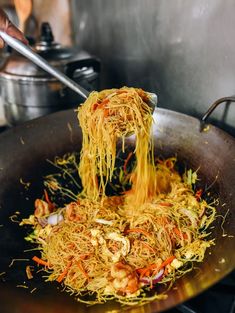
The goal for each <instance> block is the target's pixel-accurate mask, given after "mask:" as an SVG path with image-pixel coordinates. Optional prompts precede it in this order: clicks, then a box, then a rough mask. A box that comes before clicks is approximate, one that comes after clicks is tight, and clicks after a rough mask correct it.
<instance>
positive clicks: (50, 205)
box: [44, 189, 55, 210]
mask: <svg viewBox="0 0 235 313" xmlns="http://www.w3.org/2000/svg"><path fill="white" fill-rule="evenodd" d="M44 196H45V200H46V202H47V203H48V206H49V210H51V209H54V208H55V205H54V204H53V203H52V202H51V200H50V198H49V196H48V192H47V190H46V189H44Z"/></svg>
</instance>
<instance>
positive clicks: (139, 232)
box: [125, 228, 152, 237]
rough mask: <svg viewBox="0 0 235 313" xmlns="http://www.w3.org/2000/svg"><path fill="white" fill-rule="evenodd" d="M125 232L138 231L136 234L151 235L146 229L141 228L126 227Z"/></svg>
mask: <svg viewBox="0 0 235 313" xmlns="http://www.w3.org/2000/svg"><path fill="white" fill-rule="evenodd" d="M125 232H126V233H127V234H129V233H138V234H142V235H145V236H146V237H152V236H151V234H150V233H148V232H147V231H146V230H144V229H141V228H131V229H127V230H126V231H125Z"/></svg>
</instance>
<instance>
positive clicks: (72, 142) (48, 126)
mask: <svg viewBox="0 0 235 313" xmlns="http://www.w3.org/2000/svg"><path fill="white" fill-rule="evenodd" d="M154 117H155V118H156V125H155V126H154V128H153V131H154V137H155V146H156V148H155V152H156V154H158V155H162V156H165V157H167V156H172V155H177V157H178V159H179V161H180V162H182V163H184V162H185V163H186V164H187V165H188V166H190V167H192V168H193V169H197V168H199V176H200V177H201V178H202V180H203V181H202V183H204V184H205V183H206V184H207V186H209V185H210V184H212V183H213V186H212V187H211V192H212V193H213V194H214V195H215V196H217V197H218V198H219V201H220V204H219V206H218V213H219V214H223V215H224V214H225V213H226V212H227V210H228V209H229V213H228V215H227V218H226V221H225V223H224V225H223V227H224V230H225V233H226V234H227V235H226V236H222V233H223V232H222V229H221V226H220V224H221V221H222V219H218V220H217V223H216V225H215V228H214V229H213V236H216V245H215V246H214V247H212V248H211V249H210V253H207V254H206V258H205V261H204V263H202V264H200V265H199V266H198V268H197V269H195V270H194V271H192V272H191V273H188V274H187V275H185V276H184V277H182V278H181V279H180V280H178V281H177V283H176V284H175V287H176V288H173V289H171V290H170V291H169V293H168V298H167V300H164V301H159V302H153V303H150V304H148V305H145V306H144V307H141V308H139V307H136V308H135V307H134V308H127V311H129V312H159V311H163V310H166V309H168V308H171V307H173V306H175V305H177V304H179V303H180V302H183V301H185V300H187V299H189V298H190V297H193V296H195V295H197V294H198V293H200V292H202V291H203V290H205V289H206V288H208V287H210V286H211V285H212V284H214V283H216V282H217V281H218V280H220V279H222V278H223V277H224V276H225V275H226V274H228V273H229V272H230V271H232V270H233V269H234V267H235V254H234V246H235V237H232V236H234V235H235V195H234V193H233V188H234V186H235V139H234V138H232V137H230V136H229V135H228V134H226V133H225V132H223V131H221V130H220V129H218V128H216V127H213V126H211V125H210V127H209V130H208V131H206V132H202V133H200V132H199V128H200V123H199V121H198V120H197V119H195V118H192V117H189V116H187V115H183V114H180V113H176V112H173V111H169V110H164V109H157V110H156V112H155V114H154ZM81 140H82V136H81V130H80V128H79V127H78V123H77V118H76V113H75V112H74V111H72V110H70V111H62V112H58V113H54V114H51V115H49V116H46V117H43V118H39V119H37V120H33V121H30V122H27V123H25V124H23V125H21V126H19V127H15V128H13V129H11V130H9V131H7V132H5V133H3V134H2V135H1V136H0V186H1V187H0V224H1V225H3V226H2V227H0V251H1V254H0V273H1V272H6V274H3V275H1V276H0V303H1V312H4V313H8V312H15V311H17V312H24V313H29V312H44V313H51V312H57V313H58V312H65V313H66V312H68V313H73V312H80V313H82V312H94V311H96V312H97V313H98V312H111V311H112V312H124V311H125V309H124V308H123V307H121V306H120V305H119V304H117V303H115V302H110V303H107V304H104V305H97V306H95V307H94V306H92V307H87V306H86V305H83V304H79V303H77V302H76V301H75V300H74V299H73V297H70V296H69V295H67V294H66V293H62V292H60V290H58V285H57V284H56V283H44V282H43V281H42V279H41V276H40V274H34V275H35V278H34V279H33V280H32V281H31V280H30V281H27V279H26V275H25V266H26V265H28V264H32V263H30V262H28V261H16V262H15V263H14V264H13V266H11V267H10V268H9V266H8V265H9V264H10V262H11V260H12V259H13V258H21V259H22V258H23V259H24V258H28V257H29V255H30V254H27V253H24V252H23V250H25V249H28V248H30V245H29V244H28V243H26V242H25V241H24V239H23V238H24V236H25V234H26V230H25V229H23V228H20V227H19V226H18V224H16V223H12V222H11V221H10V220H9V216H10V215H12V214H14V212H15V211H19V212H20V218H22V217H25V216H28V215H29V214H30V212H32V208H33V203H34V199H35V198H36V197H40V196H41V194H42V191H43V185H42V177H43V175H45V174H48V171H49V169H48V167H49V164H48V162H47V161H46V159H51V160H52V159H53V158H54V156H56V155H59V156H61V155H63V154H64V153H66V152H72V151H79V150H80V148H81V142H82V141H81ZM132 141H133V138H131V137H130V138H128V142H129V144H132ZM20 179H21V182H20ZM23 182H30V183H31V185H30V187H29V188H27V186H26V185H24V184H22V183H23ZM219 222H220V223H219ZM32 253H35V252H32ZM24 281H25V282H26V284H24ZM17 285H27V286H28V289H24V288H20V287H16V286H17ZM35 287H37V288H38V289H37V290H36V291H34V292H33V293H30V291H32V290H33V289H34V288H35Z"/></svg>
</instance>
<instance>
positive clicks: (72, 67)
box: [65, 58, 100, 78]
mask: <svg viewBox="0 0 235 313" xmlns="http://www.w3.org/2000/svg"><path fill="white" fill-rule="evenodd" d="M83 67H93V69H94V71H95V72H97V73H99V72H100V61H99V60H98V59H95V58H89V59H83V60H77V61H73V62H70V63H68V64H67V66H66V68H65V74H66V75H67V76H69V77H70V78H73V75H74V72H75V71H76V70H77V69H79V68H83Z"/></svg>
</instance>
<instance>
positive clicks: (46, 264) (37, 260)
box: [32, 255, 49, 266]
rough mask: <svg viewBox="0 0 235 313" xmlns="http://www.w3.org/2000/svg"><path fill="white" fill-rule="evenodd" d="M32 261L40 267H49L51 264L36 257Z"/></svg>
mask: <svg viewBox="0 0 235 313" xmlns="http://www.w3.org/2000/svg"><path fill="white" fill-rule="evenodd" d="M32 260H33V261H34V262H36V263H38V264H40V265H45V266H49V263H48V262H47V261H44V260H42V259H40V258H38V257H37V256H36V255H35V256H34V257H33V258H32Z"/></svg>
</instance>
